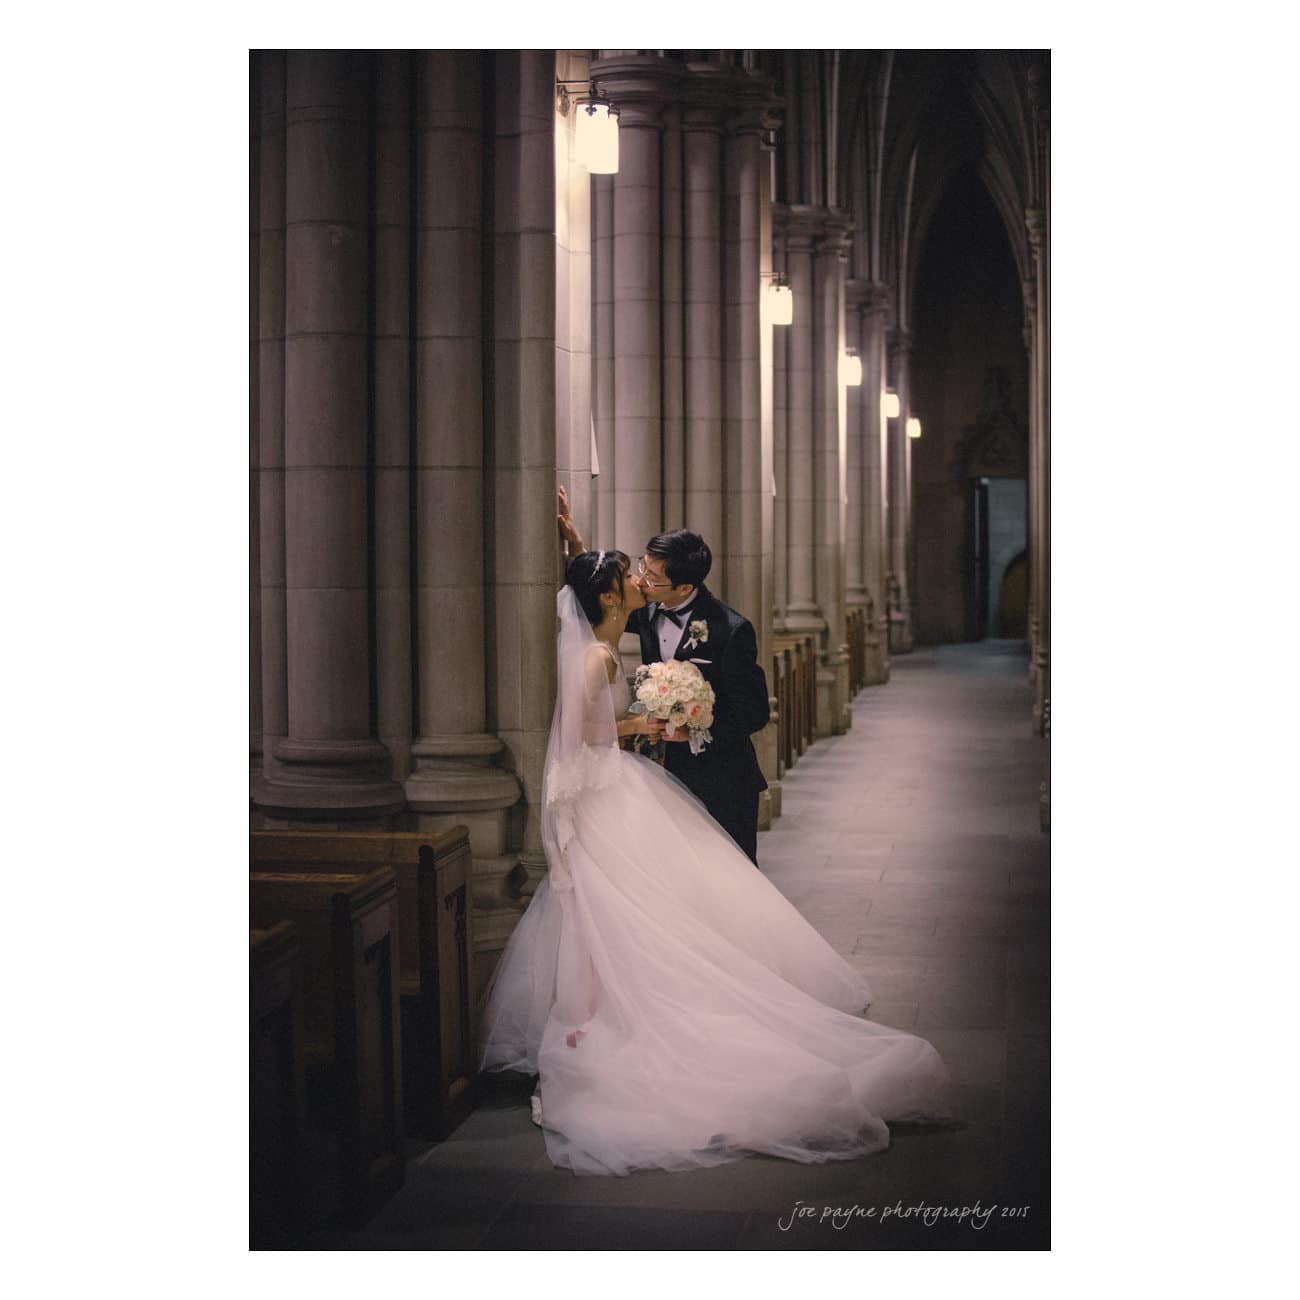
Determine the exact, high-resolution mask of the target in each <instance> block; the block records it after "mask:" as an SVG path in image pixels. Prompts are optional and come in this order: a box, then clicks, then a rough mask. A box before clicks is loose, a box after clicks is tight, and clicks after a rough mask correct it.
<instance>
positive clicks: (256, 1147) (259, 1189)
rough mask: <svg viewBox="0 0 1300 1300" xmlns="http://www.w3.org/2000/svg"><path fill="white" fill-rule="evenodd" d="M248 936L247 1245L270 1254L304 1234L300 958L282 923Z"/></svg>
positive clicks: (288, 924) (291, 935)
mask: <svg viewBox="0 0 1300 1300" xmlns="http://www.w3.org/2000/svg"><path fill="white" fill-rule="evenodd" d="M248 938H249V945H248V957H249V1049H248V1067H249V1105H250V1110H251V1111H252V1126H253V1127H252V1140H251V1143H250V1146H251V1150H250V1153H249V1155H250V1184H251V1185H250V1188H249V1192H250V1195H249V1204H250V1209H251V1220H252V1221H251V1224H250V1228H251V1233H250V1240H251V1245H252V1248H253V1249H254V1250H275V1249H284V1248H289V1247H293V1246H295V1245H297V1244H298V1243H299V1242H301V1240H302V1238H303V1236H304V1234H305V1232H306V1228H307V1179H306V1129H307V1122H306V1111H305V1109H304V1104H303V1072H302V1051H303V1010H302V973H301V968H300V957H301V954H300V950H299V946H298V935H297V931H296V930H295V928H294V926H293V924H292V923H291V922H289V921H281V922H280V923H279V924H278V925H274V926H272V927H271V928H270V929H269V930H250V931H249V936H248Z"/></svg>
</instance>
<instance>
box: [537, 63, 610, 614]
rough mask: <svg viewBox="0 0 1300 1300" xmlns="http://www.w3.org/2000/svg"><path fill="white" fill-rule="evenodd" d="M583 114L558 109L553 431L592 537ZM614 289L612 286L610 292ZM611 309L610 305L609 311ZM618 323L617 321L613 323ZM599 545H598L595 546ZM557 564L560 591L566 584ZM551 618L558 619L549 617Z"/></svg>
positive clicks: (567, 67) (574, 66)
mask: <svg viewBox="0 0 1300 1300" xmlns="http://www.w3.org/2000/svg"><path fill="white" fill-rule="evenodd" d="M556 76H557V78H558V79H559V80H561V81H582V80H585V79H586V78H587V77H588V76H589V68H588V60H587V52H586V51H585V50H562V51H559V52H558V53H557V55H556ZM576 120H577V113H576V112H575V111H574V109H573V107H572V105H571V106H570V107H569V111H568V112H567V113H565V114H561V113H560V111H559V108H558V107H557V108H556V110H555V132H556V143H555V186H556V196H557V197H556V205H555V220H556V231H555V336H556V337H555V430H556V449H555V455H556V471H557V476H558V478H559V481H560V483H562V484H564V486H565V487H566V488H567V490H568V493H569V500H570V501H571V502H572V504H573V514H574V517H575V518H576V519H578V520H580V521H581V523H582V526H583V527H584V529H586V530H587V534H588V535H589V536H590V537H592V538H593V539H595V538H599V537H600V536H602V534H601V533H600V532H599V527H600V520H599V518H598V517H597V514H596V503H595V498H594V487H595V484H596V482H598V481H599V480H596V479H593V477H592V473H591V471H592V457H591V452H592V430H593V428H594V425H593V422H592V383H593V368H592V311H593V294H592V274H591V251H592V243H591V235H592V202H591V201H592V190H593V188H594V182H595V181H598V180H601V179H605V180H608V179H609V178H608V177H603V178H602V177H600V176H595V177H593V176H590V175H589V174H588V172H587V169H586V168H585V167H584V166H583V165H582V164H581V163H580V162H578V160H577V158H576V157H575V156H574V133H575V127H576ZM606 292H608V289H607V290H606ZM609 306H610V304H609V303H608V302H606V303H605V304H604V310H605V311H606V312H608V310H609ZM611 324H612V322H611ZM597 545H599V542H597ZM563 576H564V575H563V569H562V567H561V565H560V564H559V563H558V562H557V564H556V566H555V570H554V578H555V586H556V587H557V588H558V587H559V585H560V583H561V582H562V581H563ZM548 617H552V618H553V617H554V614H553V613H551V614H549V615H548Z"/></svg>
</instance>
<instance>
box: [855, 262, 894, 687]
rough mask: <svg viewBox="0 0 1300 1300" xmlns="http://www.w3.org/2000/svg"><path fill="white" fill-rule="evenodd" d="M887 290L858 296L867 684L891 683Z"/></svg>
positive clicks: (874, 287) (879, 287) (870, 289)
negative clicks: (885, 404) (884, 404)
mask: <svg viewBox="0 0 1300 1300" xmlns="http://www.w3.org/2000/svg"><path fill="white" fill-rule="evenodd" d="M888 313H889V291H888V289H887V288H886V286H885V285H883V284H879V283H868V284H867V286H866V288H865V291H864V293H863V297H862V392H863V394H864V401H863V408H862V447H863V464H862V470H863V489H862V493H863V507H862V513H863V546H864V549H863V561H862V567H863V575H864V579H865V582H866V586H867V593H868V602H869V604H868V608H869V611H870V621H869V622H868V625H867V685H868V686H876V685H879V684H881V683H882V682H887V681H888V680H889V603H888V586H887V582H886V575H887V573H888V560H887V557H888V546H887V541H886V535H885V499H886V491H885V473H886V467H887V465H888V454H887V447H886V439H887V438H888V433H889V431H888V428H887V422H886V420H885V418H884V416H883V414H882V412H881V403H882V400H883V398H884V395H885V387H886V385H885V368H886V366H885V352H886V347H885V334H886V329H885V322H886V319H887V317H888Z"/></svg>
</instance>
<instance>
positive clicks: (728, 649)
mask: <svg viewBox="0 0 1300 1300" xmlns="http://www.w3.org/2000/svg"><path fill="white" fill-rule="evenodd" d="M658 609H659V606H658V605H646V606H645V607H644V608H643V609H638V610H635V611H634V612H633V613H632V616H631V617H630V618H629V619H628V622H627V630H628V631H629V632H635V633H636V634H637V636H638V637H640V639H641V658H642V660H643V662H645V663H648V664H653V663H658V662H660V660H662V658H663V655H662V654H660V652H659V633H658V631H657V629H656V626H655V619H654V615H655V613H656V612H657V610H658ZM686 614H687V617H686V622H685V624H684V626H683V627H682V630H681V634H680V637H679V639H678V644H677V653H676V654H675V655H674V656H673V658H675V659H686V660H690V661H691V662H693V663H694V664H695V666H696V667H697V668H698V669H699V670H700V672H701V673H703V674H704V680H705V681H707V682H708V683H709V685H710V686H712V687H713V693H714V696H715V699H714V704H713V726H712V727H710V728H709V730H710V731H711V732H712V733H713V740H712V741H711V742H710V743H709V744H707V745H705V747H704V749H703V751H702V752H701V753H699V754H692V753H691V747H690V746H689V745H687V744H684V743H680V742H674V741H669V742H668V743H667V745H666V746H665V758H664V766H665V768H667V770H668V771H669V772H671V773H672V774H673V775H674V776H675V777H677V778H678V780H680V781H681V782H682V783H683V784H684V785H685V786H686V788H687V789H688V790H690V791H691V793H692V794H694V795H695V796H696V797H697V798H699V799H700V800H701V801H702V802H703V803H704V805H705V807H706V808H708V809H709V811H710V812H711V813H713V815H714V816H715V817H716V816H717V815H718V813H717V811H716V810H718V809H723V808H725V807H726V806H727V805H728V804H730V803H731V802H732V801H735V800H746V801H749V800H753V799H754V798H756V797H757V795H758V792H759V791H760V790H766V789H767V782H766V781H765V780H764V779H763V773H762V771H761V770H760V769H759V766H758V755H757V754H755V753H754V746H753V745H752V744H751V743H750V739H749V738H750V736H751V735H752V734H753V733H754V732H756V731H761V730H762V729H763V728H764V727H765V726H767V721H768V717H769V709H768V695H767V677H766V676H765V675H764V673H763V670H762V668H760V667H759V664H758V638H757V637H756V636H755V635H754V627H753V624H751V623H750V621H749V620H748V619H747V618H744V617H743V616H742V615H740V614H737V613H736V611H735V610H734V609H732V608H731V607H730V606H729V605H724V604H723V603H722V602H721V601H720V600H718V599H717V597H715V596H714V595H713V594H712V593H711V592H710V591H709V589H708V588H707V587H701V588H700V589H699V595H698V596H696V598H695V599H694V601H692V602H691V605H690V608H689V609H688V610H687V611H686ZM700 619H703V620H704V623H705V625H706V626H707V628H708V636H707V638H706V639H704V640H702V641H700V642H699V643H698V644H696V645H694V646H691V647H689V648H688V647H687V645H686V642H687V641H689V640H690V636H691V634H690V625H691V624H692V623H694V622H696V621H698V620H700Z"/></svg>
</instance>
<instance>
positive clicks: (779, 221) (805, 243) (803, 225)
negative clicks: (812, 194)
mask: <svg viewBox="0 0 1300 1300" xmlns="http://www.w3.org/2000/svg"><path fill="white" fill-rule="evenodd" d="M817 212H818V209H817V208H815V207H813V206H812V205H811V204H810V203H782V204H774V205H773V207H772V223H773V227H774V229H778V228H779V231H780V233H781V234H782V235H784V236H785V246H786V248H787V249H789V250H791V251H797V252H802V253H807V252H811V251H812V246H813V243H814V241H815V240H816V239H817V236H818V234H819V233H820V231H819V227H818V222H817Z"/></svg>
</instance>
